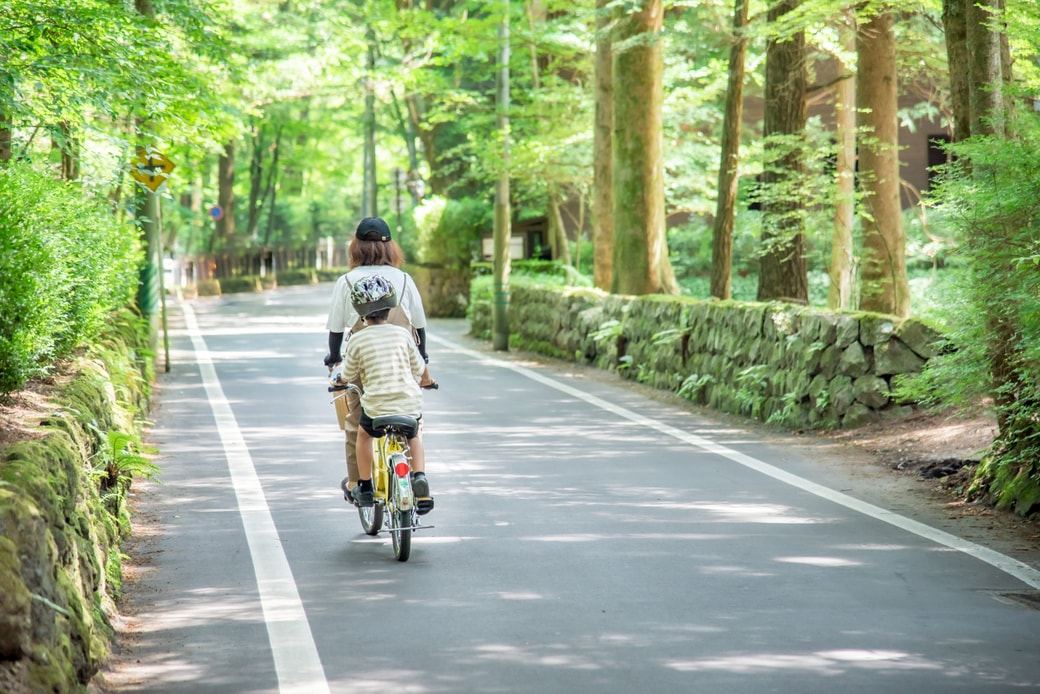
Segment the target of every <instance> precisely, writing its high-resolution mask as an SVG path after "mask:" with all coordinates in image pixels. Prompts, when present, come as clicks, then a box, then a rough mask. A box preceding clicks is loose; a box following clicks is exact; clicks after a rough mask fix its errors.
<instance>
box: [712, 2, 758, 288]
mask: <svg viewBox="0 0 1040 694" xmlns="http://www.w3.org/2000/svg"><path fill="white" fill-rule="evenodd" d="M748 2H749V0H736V5H735V7H734V8H733V38H732V41H733V45H732V46H731V47H730V49H729V84H728V85H727V87H726V111H725V114H724V116H723V123H722V154H721V155H720V157H719V193H718V195H719V197H718V201H717V203H716V206H715V226H714V229H713V230H712V244H711V295H712V296H713V297H715V298H717V299H729V298H730V296H731V295H732V280H733V218H734V215H735V214H736V204H737V183H738V176H739V172H738V170H737V167H738V166H739V164H740V126H741V119H742V118H743V114H744V58H745V56H746V54H747V38H746V37H745V36H744V28H745V27H746V26H747V23H748Z"/></svg>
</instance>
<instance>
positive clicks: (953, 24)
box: [942, 0, 971, 142]
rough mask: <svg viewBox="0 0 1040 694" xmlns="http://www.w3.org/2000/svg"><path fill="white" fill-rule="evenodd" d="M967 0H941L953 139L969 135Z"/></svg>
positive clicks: (956, 140) (956, 139)
mask: <svg viewBox="0 0 1040 694" xmlns="http://www.w3.org/2000/svg"><path fill="white" fill-rule="evenodd" d="M967 15H968V0H943V4H942V22H943V30H944V32H945V33H946V62H947V64H948V65H949V74H950V109H951V111H952V112H953V123H952V125H953V140H954V141H955V142H959V141H961V140H966V139H968V138H969V137H971V99H970V96H969V86H968V73H969V67H968V40H967V38H968V34H967V31H968V24H967V19H968V16H967Z"/></svg>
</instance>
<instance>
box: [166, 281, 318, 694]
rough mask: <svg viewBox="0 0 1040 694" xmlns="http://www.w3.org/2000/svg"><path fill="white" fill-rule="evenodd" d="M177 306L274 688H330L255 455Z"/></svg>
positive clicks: (302, 691)
mask: <svg viewBox="0 0 1040 694" xmlns="http://www.w3.org/2000/svg"><path fill="white" fill-rule="evenodd" d="M181 306H182V307H183V309H184V319H185V323H186V324H187V327H188V334H189V335H190V336H191V343H192V345H193V346H194V348H195V360H196V362H197V363H198V365H199V370H200V371H201V373H202V383H203V385H204V386H205V388H206V396H207V398H208V400H209V404H210V408H211V409H212V410H213V418H214V419H215V420H216V424H217V431H218V432H220V441H221V443H222V444H223V446H224V455H225V457H226V458H227V463H228V470H229V471H230V472H231V482H232V484H233V486H234V488H235V496H236V497H238V508H239V512H240V513H241V515H242V525H243V526H245V531H246V541H247V542H248V543H249V554H250V556H251V557H252V559H253V570H254V571H255V572H256V582H257V587H258V589H259V591H260V606H261V608H262V609H263V611H264V622H265V623H266V624H267V636H268V638H269V639H270V641H271V651H272V653H273V655H274V666H275V671H276V672H277V674H278V691H279V692H281V693H283V694H290V693H298V694H322V693H325V692H328V691H329V685H328V682H327V681H326V680H325V671H324V670H323V669H322V667H321V659H320V658H319V657H318V649H317V648H316V647H315V645H314V637H313V636H312V635H311V628H310V624H308V623H307V615H306V613H305V612H304V610H303V603H302V602H301V601H300V594H299V593H298V592H297V590H296V582H295V581H294V580H293V575H292V570H291V569H290V568H289V562H288V560H287V559H286V558H285V552H284V551H282V544H281V539H280V538H279V536H278V530H277V528H275V525H274V519H273V518H272V517H271V510H270V509H269V508H268V506H267V499H266V497H264V490H263V488H262V487H261V486H260V479H259V478H258V477H257V475H256V468H254V467H253V459H252V457H251V456H250V455H249V449H248V448H247V447H246V442H245V439H244V438H243V437H242V432H241V431H240V430H239V428H238V422H237V421H236V420H235V414H234V412H232V411H231V405H230V404H228V401H227V398H226V397H225V396H224V389H223V388H221V387H220V380H219V379H218V378H217V370H216V368H215V367H214V366H213V359H212V357H211V356H210V353H209V349H208V348H207V347H206V341H205V340H204V339H203V337H202V333H201V332H200V331H199V324H198V322H197V321H196V320H195V312H194V311H193V310H192V308H191V304H189V303H186V302H185V303H183V304H181Z"/></svg>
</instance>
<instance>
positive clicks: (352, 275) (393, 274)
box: [325, 265, 426, 333]
mask: <svg viewBox="0 0 1040 694" xmlns="http://www.w3.org/2000/svg"><path fill="white" fill-rule="evenodd" d="M373 275H380V276H382V277H385V278H386V279H387V280H389V282H390V284H392V285H394V289H395V290H396V291H397V301H398V303H399V304H400V306H401V308H402V309H403V310H404V314H405V315H406V316H408V320H409V322H410V323H411V324H412V327H413V328H416V329H419V328H425V327H426V312H425V311H424V310H423V303H422V296H421V295H420V294H419V288H418V287H416V286H415V281H414V280H413V279H412V278H411V277H410V276H409V275H408V274H407V273H406V272H405V271H404V270H401V269H399V268H396V267H394V266H393V265H362V266H361V267H356V268H354V269H353V270H351V271H350V272H348V273H347V274H345V275H342V276H341V277H340V278H339V279H338V280H336V286H335V287H333V289H332V305H331V306H329V319H328V321H326V323H325V329H326V330H328V331H329V332H330V333H342V332H346V331H347V330H348V329H350V328H352V327H354V324H355V323H357V320H358V314H357V311H355V310H354V305H353V304H351V303H350V289H348V287H347V280H348V279H349V280H350V286H354V285H355V284H357V283H358V282H359V281H360V280H362V279H364V278H365V277H371V276H373ZM406 279H407V282H406V281H405V280H406Z"/></svg>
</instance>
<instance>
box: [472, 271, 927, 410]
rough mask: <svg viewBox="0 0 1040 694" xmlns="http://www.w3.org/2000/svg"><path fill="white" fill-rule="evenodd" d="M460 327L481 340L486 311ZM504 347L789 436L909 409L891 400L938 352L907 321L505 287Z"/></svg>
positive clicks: (923, 330)
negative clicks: (904, 377)
mask: <svg viewBox="0 0 1040 694" xmlns="http://www.w3.org/2000/svg"><path fill="white" fill-rule="evenodd" d="M470 322H471V326H470V330H471V333H472V334H473V335H476V336H478V337H483V338H485V339H486V338H488V337H489V336H490V334H491V305H490V303H487V302H474V303H473V304H472V305H471V307H470ZM510 333H511V337H510V340H511V344H514V345H516V346H517V347H520V348H524V349H530V350H533V351H538V352H541V353H543V354H548V355H551V356H556V357H562V358H565V359H571V360H575V361H581V362H585V363H589V364H594V365H596V366H598V367H600V368H607V369H617V370H618V372H619V373H620V374H622V375H623V376H624V377H626V378H632V379H635V380H638V381H640V382H642V383H647V384H649V385H652V386H655V387H658V388H664V389H668V390H672V391H675V392H678V393H680V394H681V395H683V396H684V397H686V398H688V399H690V400H692V401H693V402H696V403H699V404H704V405H707V406H709V407H711V408H712V409H715V410H719V411H722V412H729V413H733V414H740V415H744V416H748V417H752V418H754V419H759V420H762V421H770V422H775V423H779V424H782V425H784V426H787V427H791V428H801V427H809V428H837V427H855V426H859V425H861V424H864V423H866V422H869V421H875V420H877V419H879V418H882V417H886V416H902V415H905V414H907V413H908V412H909V411H910V407H909V406H908V405H906V404H900V403H897V402H895V401H894V400H893V399H892V397H891V395H890V393H889V391H890V387H891V385H892V381H893V378H896V377H898V376H899V375H900V374H907V373H914V372H917V371H919V370H920V369H921V367H922V365H923V364H924V363H925V362H926V361H927V360H928V359H929V358H930V357H932V356H934V355H935V354H936V353H937V349H938V341H939V339H940V335H939V334H938V333H937V332H936V331H934V330H933V329H931V328H929V327H928V326H926V325H925V324H923V323H921V322H919V321H916V320H900V319H898V318H894V317H892V316H884V315H879V314H872V313H853V312H835V311H826V310H820V309H813V308H807V307H803V306H796V305H792V304H785V303H742V302H735V301H702V300H695V299H690V298H682V297H670V296H662V295H650V296H640V297H631V296H614V295H609V294H605V293H603V292H600V291H598V290H594V289H587V288H552V289H548V288H544V287H531V286H525V285H523V284H514V285H513V286H512V287H511V300H510Z"/></svg>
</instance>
